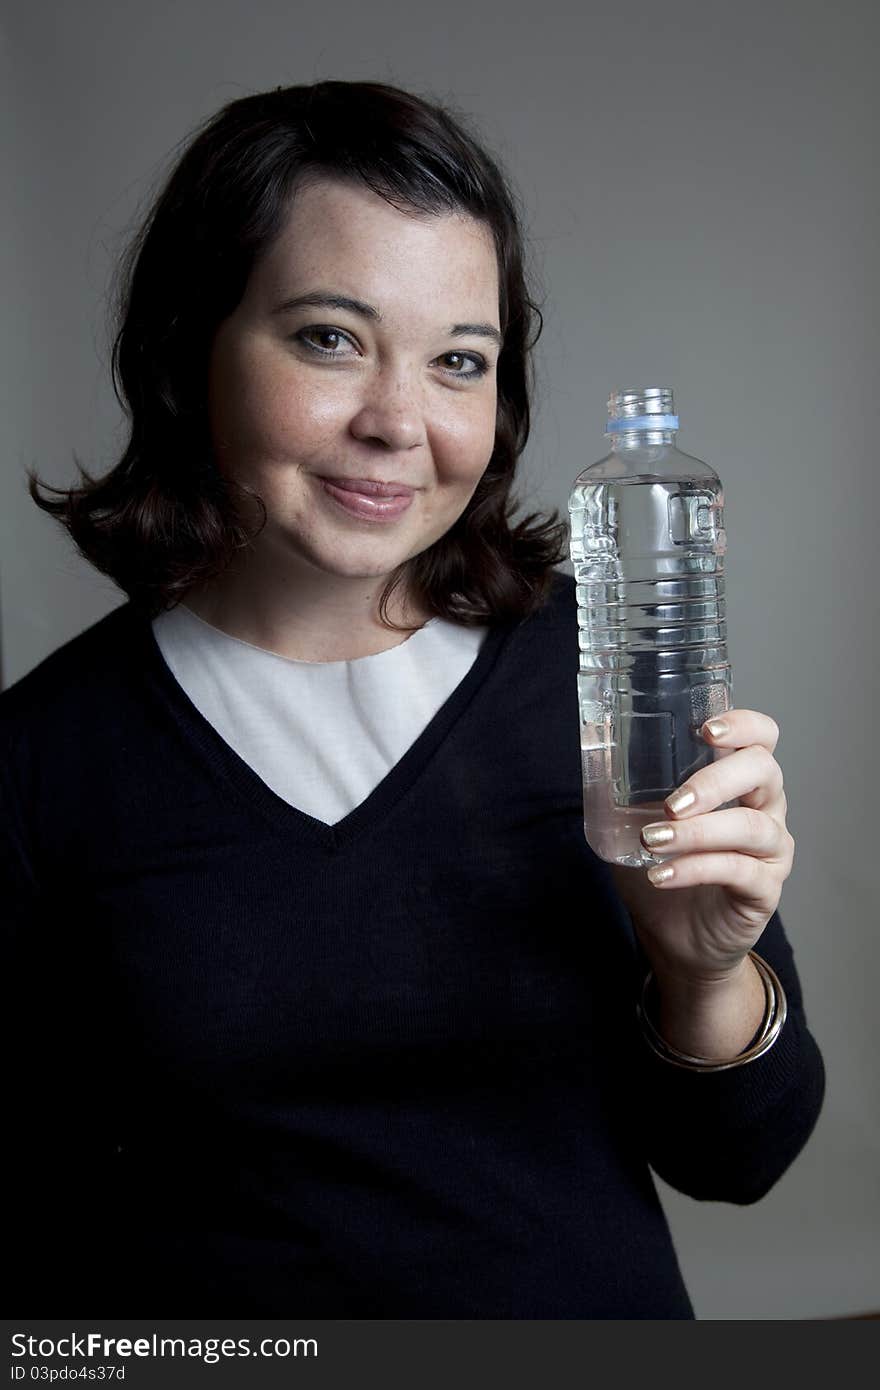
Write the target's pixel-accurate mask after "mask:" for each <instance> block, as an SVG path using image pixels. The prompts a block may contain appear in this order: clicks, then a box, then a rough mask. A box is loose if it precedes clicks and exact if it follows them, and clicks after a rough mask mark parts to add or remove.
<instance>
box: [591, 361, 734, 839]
mask: <svg viewBox="0 0 880 1390" xmlns="http://www.w3.org/2000/svg"><path fill="white" fill-rule="evenodd" d="M677 429H678V418H677V417H676V415H675V414H674V405H673V398H672V391H671V390H670V389H669V388H668V387H632V388H626V389H624V390H619V391H615V392H613V393H612V395H611V397H610V398H609V401H608V427H607V430H606V434H607V436H608V437H609V438H610V439H611V452H610V453H609V454H607V455H606V456H605V457H604V458H602V459H600V460H599V461H598V462H597V463H594V464H592V465H591V466H590V467H589V468H585V469H584V471H583V472H582V473H580V474H579V475H578V477H577V478H576V479H575V483H574V487H573V490H572V493H571V496H570V498H569V504H568V505H569V516H570V525H571V538H570V548H571V559H572V564H573V567H574V574H575V580H576V585H577V590H576V592H577V604H578V630H579V635H578V642H579V649H580V658H579V671H578V678H577V680H578V701H579V706H580V731H581V764H582V771H583V791H584V834H585V836H586V839H587V842H588V844H589V845H590V846H591V848H592V849H593V850H594V852H595V853H596V854H597V855H598V856H599V858H600V859H604V860H606V861H608V862H609V863H612V864H625V865H630V866H634V867H641V866H644V865H649V864H655V863H658V862H659V860H660V858H661V857H662V858H669V857H670V856H669V855H663V856H659V855H654V854H652V853H651V852H650V851H648V850H646V849H644V848H643V847H642V845H641V843H640V840H639V835H640V833H641V830H642V827H643V826H644V825H647V824H649V823H650V822H651V821H657V820H661V821H662V820H664V819H665V811H664V807H663V802H664V800H665V798H666V797H667V796H668V795H669V794H670V792H672V791H674V790H675V788H676V787H678V786H680V785H681V783H682V782H683V781H685V780H686V779H687V778H688V777H689V776H691V775H692V773H694V772H696V771H697V769H698V768H700V767H703V766H705V764H707V763H710V762H712V761H713V759H714V757H715V756H716V754H717V752H718V751H719V750H716V749H714V748H713V747H712V746H711V745H709V744H707V743H705V742H704V741H703V739H702V738H700V736H699V734H698V732H697V731H698V730H699V729H700V727H701V726H702V724H703V723H704V722H705V720H706V719H709V718H711V717H712V716H713V715H720V714H723V713H724V711H725V710H727V709H730V708H731V705H732V701H733V688H732V672H731V667H730V662H729V660H728V655H727V628H726V620H725V604H724V554H725V550H726V536H725V531H724V493H723V489H722V486H721V480H720V478H719V477H718V474H717V473H716V472H715V471H714V469H712V468H710V467H709V465H708V464H706V463H703V462H702V460H700V459H697V458H692V457H691V456H690V455H688V454H684V453H681V452H680V451H679V450H678V449H677V448H676V447H675V434H676V430H677ZM721 755H722V756H724V754H723V753H722V754H721ZM727 804H736V803H727Z"/></svg>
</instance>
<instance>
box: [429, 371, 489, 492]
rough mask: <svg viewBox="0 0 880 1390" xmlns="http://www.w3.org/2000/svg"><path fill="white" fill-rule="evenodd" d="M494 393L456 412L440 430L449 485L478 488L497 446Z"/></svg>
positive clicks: (444, 470) (445, 471)
mask: <svg viewBox="0 0 880 1390" xmlns="http://www.w3.org/2000/svg"><path fill="white" fill-rule="evenodd" d="M495 427H496V406H495V397H494V394H493V395H492V396H491V397H490V396H489V395H487V396H486V397H485V398H483V399H481V400H479V401H474V402H472V403H471V405H470V408H469V409H468V410H467V411H464V410H461V409H459V410H456V411H455V412H453V413H451V414H450V416H449V417H448V418H447V419H446V420H445V421H444V422H443V425H442V427H441V438H442V457H443V472H444V474H445V476H446V478H447V480H448V481H449V482H452V483H455V482H458V483H461V485H462V486H469V487H471V488H473V487H475V486H476V484H477V482H478V480H479V478H480V477H481V475H482V474H483V473H484V472H485V470H486V468H487V466H488V464H489V460H490V458H491V457H492V451H493V449H494V447H495Z"/></svg>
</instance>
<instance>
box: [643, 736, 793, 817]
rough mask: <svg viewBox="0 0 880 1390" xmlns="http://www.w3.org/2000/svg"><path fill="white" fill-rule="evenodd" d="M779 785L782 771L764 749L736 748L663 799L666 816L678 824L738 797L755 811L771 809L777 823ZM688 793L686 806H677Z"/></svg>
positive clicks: (759, 746)
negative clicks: (690, 794)
mask: <svg viewBox="0 0 880 1390" xmlns="http://www.w3.org/2000/svg"><path fill="white" fill-rule="evenodd" d="M782 785H783V778H782V768H781V767H780V766H779V764H778V762H777V761H776V759H775V758H774V756H773V754H772V753H771V752H770V750H769V749H768V748H766V747H764V746H763V745H761V744H753V745H752V746H751V747H750V748H735V749H733V751H732V752H731V753H730V754H728V756H727V757H726V758H718V759H717V760H716V761H715V762H713V763H708V764H707V765H706V767H701V768H700V769H699V771H698V772H695V773H694V774H693V776H692V777H689V778H688V779H687V781H686V782H684V783H682V785H681V786H680V787H678V788H677V789H676V790H675V791H674V792H672V793H671V795H670V796H668V797H667V798H666V801H665V802H664V805H665V808H666V812H667V814H668V815H670V816H674V817H675V818H676V819H677V820H681V818H682V817H683V816H698V815H701V814H702V813H703V812H705V811H714V810H715V809H716V807H718V806H723V805H724V803H725V802H727V801H734V800H736V798H737V797H739V798H740V800H741V801H744V802H745V804H746V805H747V806H753V807H755V808H756V809H757V810H760V811H769V809H771V808H772V810H773V812H774V814H775V816H776V818H777V819H784V811H783V810H782V806H783V802H782ZM689 792H690V793H693V799H692V800H690V801H689V803H688V804H687V805H681V804H680V803H677V798H678V797H679V796H680V795H681V794H682V793H689Z"/></svg>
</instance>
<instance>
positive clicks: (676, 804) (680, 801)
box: [666, 791, 697, 816]
mask: <svg viewBox="0 0 880 1390" xmlns="http://www.w3.org/2000/svg"><path fill="white" fill-rule="evenodd" d="M696 799H697V796H696V792H685V791H682V792H673V793H672V796H667V798H666V805H667V806H668V807H669V809H670V811H671V812H672V814H673V815H674V816H677V815H678V814H679V813H680V812H681V811H686V810H687V808H688V806H693V804H694V802H695V801H696Z"/></svg>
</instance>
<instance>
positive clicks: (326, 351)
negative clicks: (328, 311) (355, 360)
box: [293, 323, 351, 357]
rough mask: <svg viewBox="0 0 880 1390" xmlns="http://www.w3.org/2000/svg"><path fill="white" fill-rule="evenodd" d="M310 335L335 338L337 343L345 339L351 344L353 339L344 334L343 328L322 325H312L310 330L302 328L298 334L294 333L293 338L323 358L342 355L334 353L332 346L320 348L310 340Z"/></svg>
mask: <svg viewBox="0 0 880 1390" xmlns="http://www.w3.org/2000/svg"><path fill="white" fill-rule="evenodd" d="M309 334H311V335H312V336H313V337H315V338H335V339H336V340H337V342H340V341H342V340H343V339H344V340H345V341H346V342H349V343H350V342H351V338H349V336H348V334H347V333H343V331H342V329H341V328H330V327H328V326H325V325H323V324H320V323H313V324H310V325H309V327H308V328H301V329H300V330H299V332H298V333H294V335H293V337H294V340H295V341H296V342H298V343H302V345H303V347H307V348H308V349H309V351H310V352H317V353H319V354H320V356H321V357H339V355H340V354H339V353H338V352H334V350H333V347H332V346H331V347H318V346H317V344H316V343H313V342H311V341H310V340H309V336H308V335H309Z"/></svg>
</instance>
